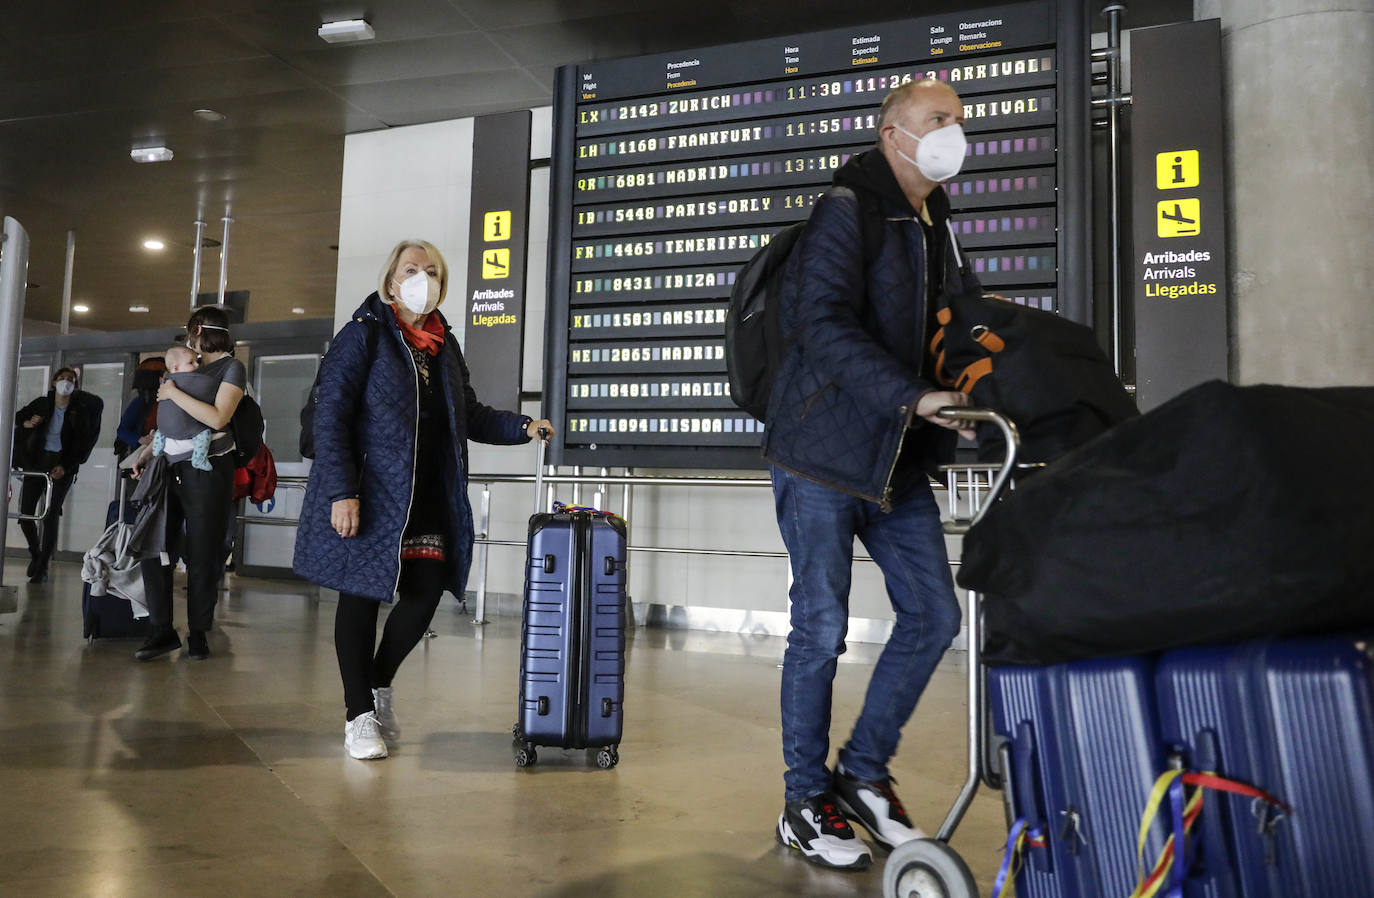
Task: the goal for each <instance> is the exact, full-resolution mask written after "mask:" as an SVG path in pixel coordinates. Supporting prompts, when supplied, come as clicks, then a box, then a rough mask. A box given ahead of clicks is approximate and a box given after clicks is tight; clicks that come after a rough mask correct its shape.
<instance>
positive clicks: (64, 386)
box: [53, 380, 76, 396]
mask: <svg viewBox="0 0 1374 898" xmlns="http://www.w3.org/2000/svg"><path fill="white" fill-rule="evenodd" d="M53 389H54V390H56V391H57V395H58V396H70V395H72V394H73V393H75V392H76V384H75V383H73V382H72V381H70V380H59V381H58V382H57V383H56V384H54V385H53Z"/></svg>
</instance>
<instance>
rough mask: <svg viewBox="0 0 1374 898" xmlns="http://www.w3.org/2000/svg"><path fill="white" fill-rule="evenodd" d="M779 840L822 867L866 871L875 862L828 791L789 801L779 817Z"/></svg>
mask: <svg viewBox="0 0 1374 898" xmlns="http://www.w3.org/2000/svg"><path fill="white" fill-rule="evenodd" d="M777 837H778V841H779V842H780V843H782V844H783V845H786V846H788V847H790V848H795V849H797V850H798V851H800V852H801V853H802V857H804V858H806V859H807V860H808V861H810V862H811V863H813V864H817V865H819V866H822V867H833V868H835V869H838V870H863V869H864V868H866V867H868V865H869V864H871V863H872V862H873V853H872V852H871V851H869V850H868V846H867V845H865V844H864V843H863V842H861V841H860V840H859V837H858V836H857V835H855V834H854V827H852V826H850V825H849V821H848V820H846V819H845V818H844V814H842V813H841V812H840V809H839V807H838V806H837V804H836V801H835V796H834V795H833V794H831V793H829V792H827V793H825V794H823V795H813V796H812V797H810V798H807V799H804V800H802V801H790V802H788V803H787V805H786V806H785V807H784V808H783V811H782V813H781V814H779V815H778V829H777Z"/></svg>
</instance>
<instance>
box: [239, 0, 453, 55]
mask: <svg viewBox="0 0 1374 898" xmlns="http://www.w3.org/2000/svg"><path fill="white" fill-rule="evenodd" d="M350 18H358V16H356V15H346V14H337V13H336V14H329V15H325V14H323V12H322V10H321V9H320V8H319V7H318V6H315V5H309V6H299V5H282V6H277V5H275V4H259V8H258V9H257V10H254V11H249V12H243V13H241V14H225V15H222V16H220V17H219V19H220V21H222V22H223V23H225V25H227V26H229V27H230V28H232V29H234V31H235V32H236V33H238V34H239V35H240V36H242V37H244V38H245V39H247V40H249V41H251V42H252V43H254V44H256V45H257V46H260V47H262V48H264V49H265V50H267V51H268V52H270V53H273V54H275V55H278V56H283V57H288V56H292V55H294V54H296V53H300V52H303V51H309V50H316V49H320V48H329V49H336V50H347V49H349V48H350V47H357V46H359V45H358V44H348V43H340V44H327V43H326V42H325V41H324V40H322V39H321V38H320V36H319V34H318V29H319V27H320V25H321V24H322V23H323V22H326V21H336V20H340V19H345V20H346V19H350ZM362 18H365V19H366V20H367V21H368V23H369V24H370V25H371V26H372V30H373V31H374V32H375V33H376V37H375V39H374V40H373V41H372V42H371V43H373V44H374V45H375V44H381V43H386V42H389V41H408V40H423V39H425V38H430V37H435V36H437V35H442V34H457V33H462V32H468V31H472V30H474V28H475V26H474V25H473V23H472V20H471V19H469V18H468V17H467V16H465V15H463V14H462V13H461V12H459V11H458V10H456V9H454V8H453V7H452V6H451V5H449V4H448V3H447V2H445V0H386V2H383V3H369V4H367V12H366V14H365V15H363V16H362Z"/></svg>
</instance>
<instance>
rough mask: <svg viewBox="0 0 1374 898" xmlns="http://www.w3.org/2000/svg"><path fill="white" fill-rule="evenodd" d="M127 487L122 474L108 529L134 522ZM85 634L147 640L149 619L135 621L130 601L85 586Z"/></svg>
mask: <svg viewBox="0 0 1374 898" xmlns="http://www.w3.org/2000/svg"><path fill="white" fill-rule="evenodd" d="M127 485H128V480H127V479H126V478H125V476H124V472H123V471H121V472H120V476H119V498H118V499H116V500H115V501H113V502H111V503H110V507H109V510H108V511H106V512H105V526H106V528H109V527H110V525H112V524H114V523H115V521H119V522H120V523H121V524H124V525H129V524H132V523H133V521H134V511H133V507H132V505H131V504H130V503H129V502H128V500H127V499H126V497H125V490H126V488H127ZM81 635H82V636H84V637H86V638H87V639H121V638H122V639H135V638H137V639H143V638H145V637H146V636H147V635H148V619H147V618H135V617H134V606H133V605H132V604H130V602H129V600H128V599H125V598H122V597H120V596H116V595H110V594H109V593H106V594H105V595H99V596H93V595H91V584H89V583H85V584H83V585H82V589H81Z"/></svg>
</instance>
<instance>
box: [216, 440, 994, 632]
mask: <svg viewBox="0 0 1374 898" xmlns="http://www.w3.org/2000/svg"><path fill="white" fill-rule="evenodd" d="M556 470H557V469H556V468H555V467H554V466H552V465H550V466H549V471H550V472H551V473H548V474H545V475H544V476H543V478H542V480H543V482H544V485H545V489H546V494H545V498H544V502H543V503H542V505H541V506H540V507H541V508H543V509H544V510H547V509H549V508H551V507H552V505H553V500H554V487H555V486H556V485H559V484H564V485H569V486H572V487H573V492H572V503H573V504H578V503H579V502H580V500H581V488H582V487H583V486H595V487H596V490H595V492H594V493H593V500H592V504H593V505H594V506H596V507H598V508H599V507H602V506H603V503H604V501H605V497H606V496H607V495H608V494H609V492H610V490H609V488H610V487H612V486H619V487H621V502H620V507H621V512H620V514H621V516H622V517H624V518H625V519H626V520H630V519H631V508H632V504H633V499H634V493H633V490H634V487H636V486H660V487H720V488H728V489H740V488H744V489H759V488H762V487H770V488H771V486H772V481H771V480H769V479H768V478H767V477H668V476H658V475H640V474H610V473H608V472H607V471H606V469H604V468H603V469H602V470H601V472H600V473H597V474H585V473H582V471H581V469H580V468H576V467H574V468H573V471H574V473H572V474H557V473H552V472H554V471H556ZM308 479H309V478H307V477H291V476H283V477H278V478H277V486H278V488H282V487H285V488H288V489H302V490H303V489H304V488H305V484H306V483H307V481H308ZM991 479H992V478H991V477H989V478H986V479H979V478H975V477H970V478H968V479H963V480H956V478H954V477H951V478H950V482H949V484H948V485H946V484H941V483H932V484H931V486H932V488H934V489H936V490H955V491H968V492H970V494H973V493H982V492H986V491H988V490H989V489H990V488H991V487H992V486H993V484H992V483H991ZM535 482H536V477H535V475H533V474H469V475H468V484H469V485H470V486H475V485H480V486H481V487H482V495H481V500H480V502H479V504H478V508H477V515H476V518H477V520H476V521H475V522H474V523H475V525H476V526H475V528H474V529H475V539H474V540H473V542H474V544H475V546H476V557H475V558H474V559H473V567H474V571H473V573H474V574H475V575H476V578H477V583H476V586H475V588H474V592H475V598H476V607H475V609H474V613H473V624H474V625H481V624H485V623H486V622H487V620H486V608H487V571H488V556H489V549H490V547H491V546H508V547H512V548H524V547H525V545H526V542H525V540H523V539H519V540H515V539H493V538H492V537H491V488H492V486H493V485H494V484H498V483H500V484H529V485H530V486H531V487H533V486H534V484H535ZM974 501H976V500H974ZM238 520H239V521H240V522H242V523H244V524H254V525H258V524H261V525H266V526H271V527H295V526H297V525H298V524H299V523H300V522H299V520H298V519H295V518H268V517H257V516H253V515H239V516H238ZM626 551H627V552H638V553H643V554H646V555H653V554H658V555H703V556H723V557H730V558H781V559H785V558H787V557H788V556H787V553H786V552H778V551H768V550H753V549H702V548H695V547H690V546H657V545H649V546H636V545H629V546H627V547H626ZM854 560H855V561H861V562H869V563H871V562H872V561H873V559H872V557H870V556H868V555H861V554H856V555H855V556H854ZM950 565H951V566H953V567H957V566H958V561H957V560H954V559H951V561H950ZM626 575H627V582H626V592H627V594H628V593H629V582H628V576H629V569H627V570H626Z"/></svg>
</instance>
